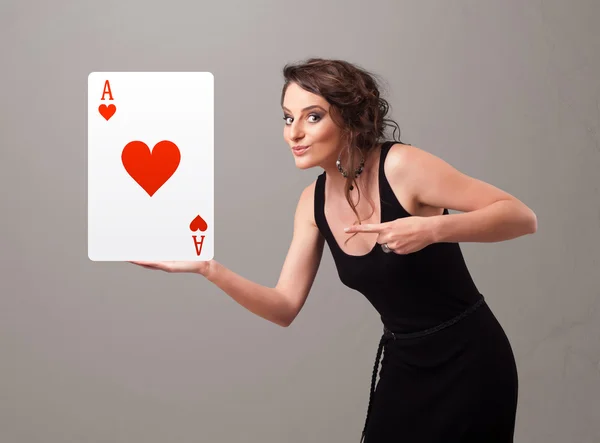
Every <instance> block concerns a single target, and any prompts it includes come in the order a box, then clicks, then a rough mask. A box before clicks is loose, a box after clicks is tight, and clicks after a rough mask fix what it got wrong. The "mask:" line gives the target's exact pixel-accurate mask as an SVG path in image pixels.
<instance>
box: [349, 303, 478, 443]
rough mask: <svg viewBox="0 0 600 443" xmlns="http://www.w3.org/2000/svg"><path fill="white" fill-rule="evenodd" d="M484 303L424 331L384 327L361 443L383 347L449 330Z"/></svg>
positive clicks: (363, 433) (367, 421) (474, 305)
mask: <svg viewBox="0 0 600 443" xmlns="http://www.w3.org/2000/svg"><path fill="white" fill-rule="evenodd" d="M484 302H485V298H484V297H483V295H481V298H480V299H479V300H477V302H476V303H475V304H473V305H472V306H470V307H468V308H467V309H466V310H464V311H463V312H461V313H460V314H458V315H457V316H456V317H454V318H451V319H450V320H448V321H445V322H443V323H440V324H439V325H437V326H434V327H432V328H428V329H424V330H422V331H415V332H401V333H398V332H392V331H390V330H389V329H388V328H387V327H386V326H385V325H384V326H383V335H382V336H381V340H380V341H379V347H378V348H377V357H376V358H375V366H374V367H373V378H372V379H371V393H370V395H369V406H368V408H367V418H366V421H365V427H364V429H363V432H362V437H361V439H360V442H361V443H362V442H363V440H364V438H365V433H366V431H367V424H368V423H369V414H370V413H371V400H372V399H373V393H374V392H375V381H376V379H377V370H378V369H379V360H380V359H381V353H382V352H383V346H384V345H385V344H386V343H387V342H388V341H389V340H402V339H407V338H415V337H424V336H426V335H430V334H433V333H434V332H438V331H440V330H442V329H444V328H447V327H448V326H451V325H453V324H455V323H457V322H458V321H460V320H462V319H463V318H465V317H466V316H467V315H469V314H471V313H472V312H473V311H475V310H476V309H477V308H478V307H479V306H481V305H482V304H483V303H484Z"/></svg>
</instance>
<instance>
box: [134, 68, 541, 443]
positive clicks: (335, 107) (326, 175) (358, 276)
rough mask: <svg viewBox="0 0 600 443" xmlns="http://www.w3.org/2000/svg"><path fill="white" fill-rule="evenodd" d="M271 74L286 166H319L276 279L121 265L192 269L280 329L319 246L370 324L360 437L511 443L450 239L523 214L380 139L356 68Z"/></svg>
mask: <svg viewBox="0 0 600 443" xmlns="http://www.w3.org/2000/svg"><path fill="white" fill-rule="evenodd" d="M283 74H284V79H285V84H284V87H283V91H282V96H281V105H282V109H283V113H284V120H285V125H284V130H283V136H284V139H285V141H286V143H287V144H288V145H289V147H290V150H291V154H292V155H293V156H294V159H295V162H296V166H297V167H298V168H301V169H307V168H313V167H320V168H322V169H323V172H322V173H321V174H320V175H319V176H318V177H317V179H316V180H315V181H314V182H313V183H311V184H310V185H309V186H307V187H306V188H305V189H304V190H303V192H302V194H301V196H300V199H299V202H298V206H297V209H296V213H295V221H294V234H293V240H292V243H291V246H290V248H289V251H288V255H287V257H286V259H285V262H284V265H283V268H282V271H281V275H280V278H279V280H278V282H277V285H276V286H275V287H274V288H268V287H265V286H262V285H259V284H257V283H254V282H252V281H250V280H247V279H245V278H243V277H241V276H239V275H237V274H235V273H234V272H232V271H231V270H229V269H227V268H226V267H225V266H223V265H222V264H220V263H218V262H216V261H215V260H211V261H207V262H133V263H135V264H137V265H140V266H144V267H146V268H150V269H157V270H163V271H167V272H193V273H198V274H201V275H203V276H204V277H205V278H207V279H208V280H209V281H211V282H212V283H214V284H215V285H217V286H218V287H219V288H221V289H222V290H223V291H224V292H226V293H227V294H228V295H230V296H231V297H232V298H233V299H234V300H235V301H237V302H238V303H239V304H241V305H242V306H244V307H245V308H247V309H248V310H249V311H251V312H253V313H254V314H256V315H259V316H261V317H263V318H265V319H267V320H269V321H272V322H274V323H276V324H278V325H281V326H289V325H290V323H292V321H293V320H294V318H295V317H296V316H297V315H298V312H299V311H300V310H301V309H302V306H303V305H304V303H305V300H306V298H307V296H308V293H309V291H310V289H311V286H312V284H313V281H314V278H315V275H316V273H317V270H318V267H319V264H320V261H321V256H322V251H323V247H324V244H325V242H327V244H328V246H329V248H330V250H331V253H332V256H333V258H334V260H335V265H336V267H337V271H338V275H339V277H340V279H341V281H342V282H343V283H344V284H345V285H347V286H348V287H350V288H352V289H356V290H358V291H360V292H361V293H362V294H364V296H365V297H367V299H368V300H369V302H370V303H371V304H372V305H373V307H374V308H375V309H376V310H377V312H378V313H379V314H380V316H381V320H382V323H383V329H384V332H383V335H382V338H381V342H380V345H379V349H378V350H377V358H376V361H375V367H374V368H373V378H372V380H371V397H370V399H369V405H368V407H367V417H366V423H365V427H364V430H363V434H362V437H363V439H364V441H365V442H366V443H383V442H394V443H397V442H410V443H420V442H423V443H425V442H426V443H458V442H486V443H493V442H498V443H509V442H510V443H512V442H513V434H514V428H515V418H516V410H517V393H518V376H517V367H516V364H515V360H514V355H513V352H512V349H511V346H510V343H509V341H508V338H507V336H506V335H505V333H504V330H503V329H502V327H501V325H500V324H499V323H498V321H497V319H496V318H495V316H494V314H493V313H492V311H491V310H490V308H489V307H488V305H487V304H486V303H485V301H484V298H483V295H482V294H480V292H479V291H478V289H477V287H476V286H475V284H474V282H473V280H472V278H471V275H470V273H469V271H468V269H467V267H466V265H465V261H464V260H463V256H462V253H461V250H460V247H459V242H498V241H504V240H509V239H513V238H516V237H519V236H522V235H525V234H532V233H534V232H536V229H537V220H536V216H535V214H534V213H533V212H532V211H531V209H529V208H528V207H527V206H525V205H524V204H523V203H521V202H520V201H519V200H517V199H516V198H515V197H513V196H512V195H509V194H507V193H506V192H503V191H502V190H500V189H498V188H496V187H494V186H492V185H490V184H487V183H485V182H482V181H480V180H477V179H474V178H472V177H469V176H467V175H465V174H462V173H461V172H459V171H457V170H456V169H454V168H453V167H452V166H450V165H449V164H448V163H446V162H444V161H443V160H441V159H440V158H438V157H436V156H434V155H432V154H429V153H427V152H426V151H424V150H422V149H419V148H417V147H414V146H411V145H410V144H405V143H402V142H400V141H395V140H386V138H385V136H384V129H385V127H386V126H395V127H398V125H397V124H396V123H395V122H394V121H393V120H390V119H387V118H386V115H387V112H388V109H389V106H388V103H387V101H386V100H385V99H383V98H381V97H380V93H379V88H378V85H377V82H376V81H375V79H374V77H373V75H372V74H369V73H368V72H367V71H365V70H364V69H362V68H359V67H358V66H356V65H353V64H351V63H348V62H344V61H340V60H326V59H309V60H307V61H306V62H304V63H300V64H296V65H288V66H286V67H285V68H284V71H283ZM394 132H395V130H394ZM363 195H364V196H365V197H366V198H365V199H363V198H361V196H363ZM365 200H367V201H365ZM367 203H369V204H367ZM448 209H454V210H456V211H459V212H461V213H459V214H451V215H450V214H449V213H448ZM383 349H385V353H384V354H383V360H382V361H381V365H382V367H381V371H380V373H379V375H380V378H379V382H378V383H377V386H375V381H376V376H377V370H378V368H379V363H380V358H381V354H382V352H383ZM361 440H362V439H361Z"/></svg>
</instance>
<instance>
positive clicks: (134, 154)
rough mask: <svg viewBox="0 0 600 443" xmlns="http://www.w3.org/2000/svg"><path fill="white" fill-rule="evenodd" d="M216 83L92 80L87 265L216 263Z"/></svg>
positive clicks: (173, 77)
mask: <svg viewBox="0 0 600 443" xmlns="http://www.w3.org/2000/svg"><path fill="white" fill-rule="evenodd" d="M213 173H214V77H213V75H212V74H211V73H210V72H92V73H91V74H90V75H89V76H88V257H89V258H90V260H93V261H130V260H131V261H135V260H144V261H145V260H149V261H155V260H211V259H212V258H213V256H214V218H213V212H214V203H213V196H214V174H213Z"/></svg>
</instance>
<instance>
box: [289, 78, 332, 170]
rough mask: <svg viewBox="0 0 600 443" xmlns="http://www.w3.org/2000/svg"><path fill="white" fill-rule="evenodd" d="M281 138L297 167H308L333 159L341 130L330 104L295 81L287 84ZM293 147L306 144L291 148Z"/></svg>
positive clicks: (328, 162)
mask: <svg viewBox="0 0 600 443" xmlns="http://www.w3.org/2000/svg"><path fill="white" fill-rule="evenodd" d="M282 108H283V115H284V119H285V124H284V127H283V138H284V139H285V141H286V143H287V144H288V145H289V147H290V149H292V155H293V156H294V158H295V160H296V166H297V167H298V168H300V169H308V168H312V167H314V166H322V167H324V166H325V165H329V164H330V163H332V162H335V159H336V158H337V156H338V153H339V150H340V148H341V146H340V142H341V134H342V131H341V129H340V128H339V127H338V126H337V125H336V124H335V123H334V122H333V120H332V119H331V115H330V114H329V108H330V106H329V103H327V101H326V100H325V99H324V98H323V97H321V96H319V95H316V94H313V93H312V92H308V91H306V90H304V89H302V88H301V87H300V86H298V85H297V84H296V83H290V85H289V86H288V88H287V90H286V92H285V96H284V99H283V106H282ZM295 146H308V149H306V150H304V151H299V152H296V151H294V149H293V148H294V147H295Z"/></svg>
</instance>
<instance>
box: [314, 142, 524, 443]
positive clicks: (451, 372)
mask: <svg viewBox="0 0 600 443" xmlns="http://www.w3.org/2000/svg"><path fill="white" fill-rule="evenodd" d="M394 143H398V142H394V141H388V142H386V143H384V144H383V145H382V148H381V156H380V160H379V196H380V200H381V213H380V214H381V215H380V217H381V222H382V223H383V222H387V221H391V220H395V219H397V218H401V217H410V216H411V215H410V214H409V213H408V212H407V211H406V210H405V209H404V208H403V207H402V205H401V204H400V202H399V201H398V200H397V198H396V196H395V194H394V192H393V190H392V188H391V187H390V184H389V182H388V180H387V178H386V176H385V172H384V164H385V158H386V155H387V153H388V151H389V149H390V148H391V146H392V145H393V144H394ZM325 180H326V173H325V172H323V173H322V174H321V175H319V176H318V178H317V182H316V188H315V198H314V202H315V208H314V209H315V222H316V224H317V226H318V228H319V230H320V231H321V234H322V235H323V236H324V238H325V240H326V241H327V244H328V245H329V248H330V251H331V253H332V256H333V259H334V261H335V265H336V268H337V272H338V275H339V277H340V279H341V281H342V283H343V284H344V285H346V286H348V287H349V288H351V289H355V290H356V291H359V292H360V293H362V294H363V295H364V296H365V297H366V298H367V300H368V301H369V302H370V303H371V304H372V305H373V307H374V308H375V309H376V311H377V312H378V313H379V315H380V318H381V321H382V323H383V329H384V333H383V335H382V338H381V342H380V346H379V349H378V351H377V357H376V362H375V367H374V369H373V379H372V380H371V397H370V399H369V406H368V409H367V418H366V423H365V428H364V430H363V435H362V437H363V439H364V442H365V443H387V442H389V443H392V442H393V443H403V442H406V443H459V442H460V443H462V442H479V443H483V442H485V443H512V442H513V434H514V428H515V418H516V410H517V396H518V376H517V367H516V363H515V359H514V355H513V351H512V348H511V346H510V343H509V340H508V338H507V336H506V334H505V332H504V330H503V329H502V327H501V325H500V323H499V322H498V321H497V319H496V317H495V316H494V314H493V313H492V311H491V310H490V308H489V306H488V305H487V304H486V302H485V300H484V297H483V295H482V294H481V293H480V292H479V291H478V289H477V287H476V286H475V284H474V282H473V280H472V278H471V275H470V273H469V271H468V269H467V266H466V264H465V261H464V259H463V255H462V252H461V250H460V247H459V245H458V244H457V243H436V244H433V245H430V246H428V247H426V248H424V249H422V250H421V251H418V252H415V253H412V254H407V255H400V254H395V253H393V252H391V253H385V252H384V251H383V250H382V249H381V245H379V244H375V246H374V247H373V248H372V249H371V250H370V251H369V252H368V253H367V254H364V255H350V254H347V253H345V252H344V251H343V250H342V249H341V248H340V246H339V245H338V243H337V242H336V240H335V238H334V237H333V234H332V232H331V230H330V227H329V225H328V223H327V220H326V218H325V212H324V207H325ZM447 214H448V210H444V215H447ZM382 352H383V359H382V360H381V370H380V372H379V381H378V383H377V386H376V388H375V379H376V375H377V370H378V367H379V359H380V356H381V354H382Z"/></svg>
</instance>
